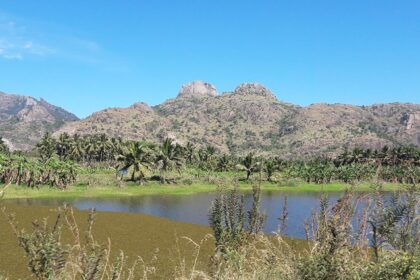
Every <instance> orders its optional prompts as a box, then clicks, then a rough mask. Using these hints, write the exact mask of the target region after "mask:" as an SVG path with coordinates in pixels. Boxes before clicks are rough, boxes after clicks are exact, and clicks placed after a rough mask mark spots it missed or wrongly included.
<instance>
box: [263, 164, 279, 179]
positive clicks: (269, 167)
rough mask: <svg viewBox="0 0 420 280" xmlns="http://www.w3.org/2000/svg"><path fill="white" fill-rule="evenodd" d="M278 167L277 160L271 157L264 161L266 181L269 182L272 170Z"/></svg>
mask: <svg viewBox="0 0 420 280" xmlns="http://www.w3.org/2000/svg"><path fill="white" fill-rule="evenodd" d="M277 169H278V165H277V162H276V161H275V160H272V159H267V160H265V161H264V171H265V172H266V173H267V181H269V182H271V178H272V177H273V174H274V172H275V171H276V170H277Z"/></svg>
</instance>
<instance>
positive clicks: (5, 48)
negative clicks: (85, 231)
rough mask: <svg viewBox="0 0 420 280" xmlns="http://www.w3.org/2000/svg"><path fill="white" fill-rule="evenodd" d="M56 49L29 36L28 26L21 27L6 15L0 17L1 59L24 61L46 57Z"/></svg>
mask: <svg viewBox="0 0 420 280" xmlns="http://www.w3.org/2000/svg"><path fill="white" fill-rule="evenodd" d="M52 53H54V49H53V48H51V47H49V46H47V45H45V44H43V43H39V42H37V40H36V38H31V36H29V35H28V31H27V28H26V26H24V25H19V24H18V23H16V22H15V21H13V20H10V19H8V18H7V17H5V16H4V15H2V16H1V17H0V57H1V58H3V59H9V60H10V59H15V60H23V59H24V58H25V57H27V56H46V55H49V54H52Z"/></svg>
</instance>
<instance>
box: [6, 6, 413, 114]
mask: <svg viewBox="0 0 420 280" xmlns="http://www.w3.org/2000/svg"><path fill="white" fill-rule="evenodd" d="M192 80H204V81H207V82H210V83H212V84H214V85H215V86H216V88H217V89H218V91H219V92H223V91H230V90H233V89H234V88H235V87H236V86H237V85H238V84H240V83H242V82H252V81H257V82H260V83H262V84H264V85H266V86H267V87H268V88H270V89H271V90H272V91H273V92H275V93H276V95H277V97H278V98H279V99H280V100H283V101H286V102H291V103H296V104H300V105H308V104H311V103H317V102H328V103H351V104H372V103H381V102H394V101H401V102H415V103H420V1H417V0H415V1H405V0H402V1H387V0H377V1H373V0H372V1H369V0H361V1H359V0H351V1H350V0H349V1H344V0H343V1H337V0H331V1H323V0H320V1H312V0H308V1H298V0H294V1H281V0H274V1H267V0H254V1H247V0H241V1H234V0H229V1H226V0H211V1H210V0H208V1H204V0H177V1H173V0H167V1H163V0H149V1H140V0H138V1H128V0H119V1H103V0H72V1H64V0H63V1H56V0H54V1H53V0H50V1H47V0H36V1H33V0H19V1H16V0H2V1H1V2H0V91H4V92H9V93H19V94H24V95H31V96H34V97H37V98H39V97H43V98H45V99H46V100H48V101H49V102H51V103H53V104H56V105H59V106H62V107H63V108H65V109H68V110H70V111H72V112H74V113H76V114H77V115H78V116H80V117H85V116H87V115H89V114H90V113H92V112H94V111H97V110H100V109H104V108H106V107H116V106H129V105H131V104H132V103H134V102H136V101H144V102H147V103H148V104H151V105H156V104H159V103H161V102H163V101H164V100H166V99H168V98H173V97H175V96H176V94H177V92H178V90H179V88H180V86H181V85H182V84H183V83H186V82H189V81H192Z"/></svg>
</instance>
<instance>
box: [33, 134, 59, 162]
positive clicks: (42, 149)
mask: <svg viewBox="0 0 420 280" xmlns="http://www.w3.org/2000/svg"><path fill="white" fill-rule="evenodd" d="M55 147H56V143H55V139H54V138H52V137H51V134H50V133H48V132H47V133H45V134H44V136H43V137H42V138H41V140H40V141H39V142H38V144H37V145H36V148H37V150H38V153H39V155H40V156H41V159H42V160H44V161H45V160H48V159H49V158H51V157H52V156H53V154H54V153H55Z"/></svg>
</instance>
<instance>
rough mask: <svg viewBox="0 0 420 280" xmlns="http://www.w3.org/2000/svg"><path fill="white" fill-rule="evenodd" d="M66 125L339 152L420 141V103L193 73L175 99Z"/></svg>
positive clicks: (293, 151) (285, 151)
mask: <svg viewBox="0 0 420 280" xmlns="http://www.w3.org/2000/svg"><path fill="white" fill-rule="evenodd" d="M62 132H68V133H70V134H75V133H78V134H94V133H106V134H108V135H109V136H114V137H123V138H125V139H132V140H151V141H160V140H161V139H162V138H164V137H168V136H169V137H172V138H175V139H176V140H177V141H179V142H181V143H186V142H187V141H191V142H193V143H196V144H197V145H207V144H211V145H214V146H216V147H217V148H218V149H220V150H221V151H222V152H232V153H236V154H243V153H246V152H248V151H255V152H258V153H265V154H272V153H275V154H279V155H282V156H287V157H291V156H308V155H312V154H321V153H327V154H335V153H337V152H340V151H342V150H343V149H344V147H349V148H352V147H357V146H360V147H370V148H380V147H382V146H384V145H390V146H392V145H398V144H414V145H417V146H420V105H419V104H408V103H407V104H406V103H404V104H403V103H392V104H378V105H372V106H353V105H344V104H313V105H310V106H307V107H299V106H295V105H292V104H287V103H284V102H281V101H279V100H277V98H276V97H275V96H274V95H273V94H272V93H271V91H270V90H268V89H266V88H265V87H264V86H262V85H260V84H256V83H248V84H241V85H240V86H238V87H237V88H236V89H235V90H234V91H233V92H229V93H223V94H221V95H218V94H217V92H216V89H215V88H214V86H212V85H211V84H208V83H204V82H200V81H196V82H192V83H189V84H186V85H183V86H182V88H181V90H180V92H179V94H178V96H177V97H176V98H175V99H170V100H168V101H166V102H164V103H162V104H160V105H158V106H154V107H150V106H148V105H147V104H144V103H136V104H134V105H132V106H130V107H128V108H109V109H106V110H103V111H99V112H96V113H94V114H92V115H91V116H89V117H88V118H86V119H84V120H81V121H77V122H70V123H67V124H65V125H64V126H63V127H62V128H60V129H59V130H58V131H57V132H56V135H58V134H59V133H62Z"/></svg>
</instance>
